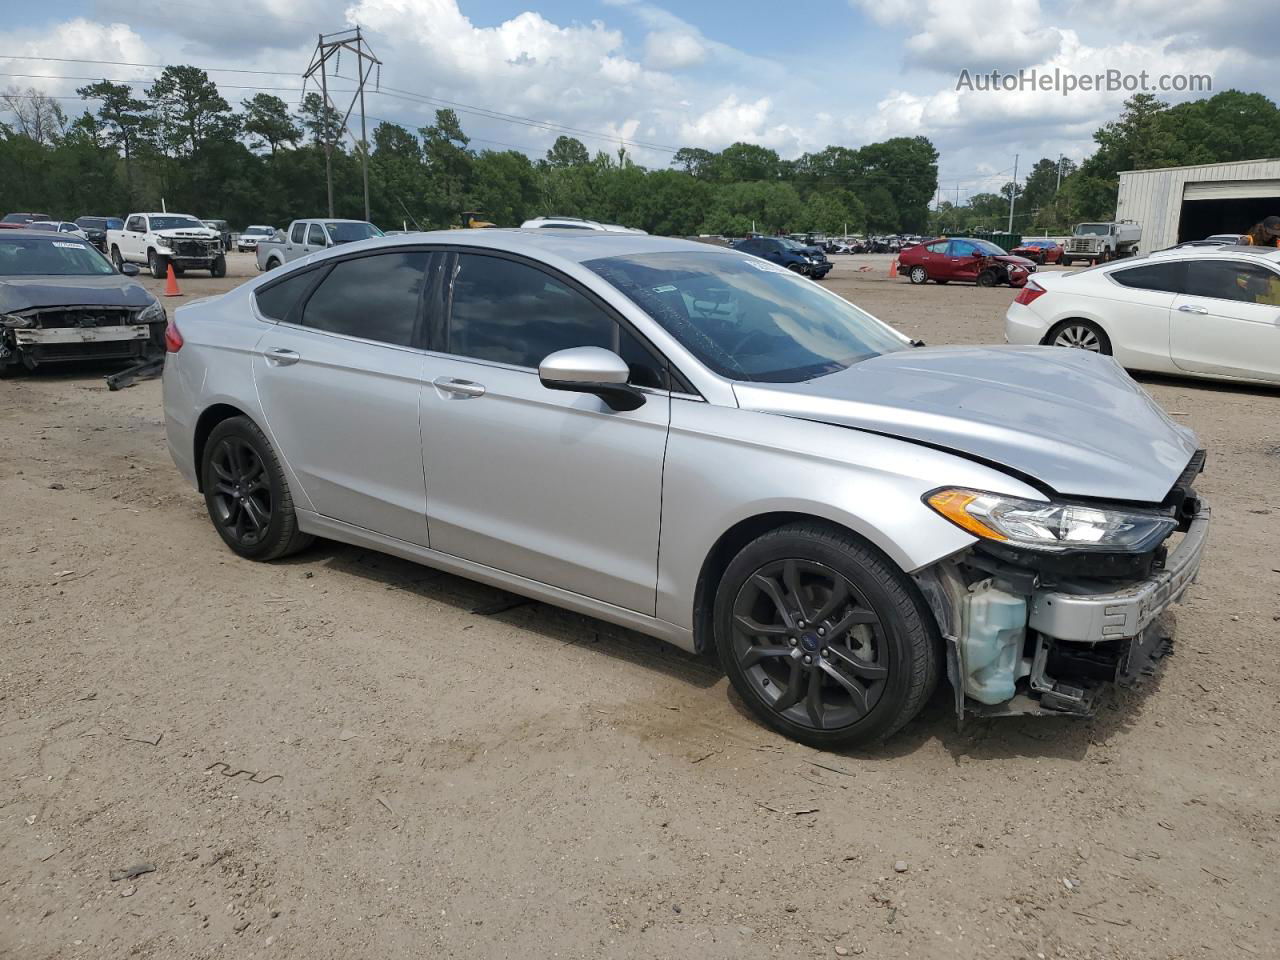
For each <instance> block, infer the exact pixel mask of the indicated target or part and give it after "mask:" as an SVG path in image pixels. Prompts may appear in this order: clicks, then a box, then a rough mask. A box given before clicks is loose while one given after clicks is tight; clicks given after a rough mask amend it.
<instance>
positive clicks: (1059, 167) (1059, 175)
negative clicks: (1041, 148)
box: [1053, 153, 1067, 193]
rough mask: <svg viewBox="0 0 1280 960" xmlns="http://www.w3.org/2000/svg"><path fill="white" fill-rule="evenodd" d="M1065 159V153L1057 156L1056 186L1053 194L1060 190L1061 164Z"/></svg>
mask: <svg viewBox="0 0 1280 960" xmlns="http://www.w3.org/2000/svg"><path fill="white" fill-rule="evenodd" d="M1066 159H1067V155H1066V154H1065V153H1060V154H1058V185H1057V186H1056V187H1054V188H1053V192H1054V193H1057V192H1058V191H1059V190H1061V189H1062V164H1063V162H1064V161H1065V160H1066Z"/></svg>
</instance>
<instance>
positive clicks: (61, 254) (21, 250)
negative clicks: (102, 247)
mask: <svg viewBox="0 0 1280 960" xmlns="http://www.w3.org/2000/svg"><path fill="white" fill-rule="evenodd" d="M111 273H115V270H114V269H113V268H112V266H111V263H110V262H109V261H108V260H107V258H106V257H104V256H103V255H102V254H100V253H99V252H98V251H97V250H95V249H94V248H93V247H91V246H89V245H88V244H87V243H84V242H83V241H80V240H70V239H67V240H64V239H62V238H56V239H55V238H54V237H50V238H49V239H47V240H46V239H45V238H44V237H23V238H21V239H11V238H9V237H0V277H38V276H58V277H92V276H101V275H106V274H111Z"/></svg>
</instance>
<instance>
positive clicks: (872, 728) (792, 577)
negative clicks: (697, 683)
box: [715, 523, 939, 748]
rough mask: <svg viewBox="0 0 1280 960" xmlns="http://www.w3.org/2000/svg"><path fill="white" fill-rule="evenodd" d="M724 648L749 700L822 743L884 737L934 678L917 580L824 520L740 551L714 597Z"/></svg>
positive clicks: (931, 634) (933, 637)
mask: <svg viewBox="0 0 1280 960" xmlns="http://www.w3.org/2000/svg"><path fill="white" fill-rule="evenodd" d="M715 633H716V638H715V639H716V647H717V650H718V652H719V654H720V659H721V662H722V663H723V664H724V668H725V671H726V673H727V674H728V675H729V679H730V681H731V682H732V683H733V685H734V688H735V689H736V690H737V692H738V693H739V695H740V696H741V697H742V699H743V702H744V703H745V704H746V705H747V706H748V707H749V708H750V709H751V711H752V712H753V713H755V714H756V715H757V716H758V717H759V718H760V719H761V720H763V721H764V722H765V723H767V724H768V725H769V726H771V727H774V728H775V729H777V730H779V731H781V732H782V733H784V734H786V735H787V736H789V737H791V738H792V739H795V740H799V741H801V742H802V743H807V744H810V745H812V746H815V747H823V748H829V747H842V746H849V745H852V744H857V743H869V742H877V741H882V740H884V739H886V738H887V737H889V736H891V735H892V734H893V733H895V732H897V731H898V730H899V729H901V728H902V727H903V726H904V725H905V724H906V723H907V722H908V721H909V720H911V718H912V717H914V716H915V715H916V714H917V713H918V712H919V711H920V708H921V707H922V706H923V705H924V703H925V701H926V700H927V699H928V697H929V696H930V694H931V693H932V692H933V689H934V687H935V686H936V684H937V678H938V663H939V655H938V648H939V643H938V639H937V633H936V628H935V626H934V624H933V621H932V619H931V618H930V615H929V614H928V612H927V611H926V610H925V609H924V606H923V601H922V600H921V599H920V598H919V596H918V595H917V593H916V591H915V588H914V587H913V586H912V585H911V583H910V581H909V580H908V579H907V578H906V577H905V576H904V575H903V574H902V572H901V571H900V570H898V569H897V568H896V567H895V566H894V565H893V564H892V562H890V561H889V560H888V559H887V558H885V557H883V556H882V555H881V554H880V553H879V552H878V551H876V550H874V548H871V547H870V546H869V545H867V544H866V543H864V542H863V541H861V540H859V539H858V538H857V537H855V536H853V535H852V534H850V533H848V532H847V531H844V530H840V529H839V528H835V527H830V526H827V525H825V524H821V523H801V524H793V525H789V526H786V527H782V528H780V529H778V530H774V531H772V532H770V533H766V534H764V535H763V536H761V537H759V538H758V539H756V540H755V541H753V542H752V543H750V544H748V545H747V546H746V547H745V548H743V550H742V551H741V552H740V553H739V554H738V555H737V557H735V558H734V559H733V561H732V562H731V563H730V564H729V567H728V569H727V570H726V571H725V573H724V576H723V577H722V578H721V580H720V585H719V587H718V589H717V591H716V601H715Z"/></svg>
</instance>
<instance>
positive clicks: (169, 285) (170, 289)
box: [164, 263, 182, 297]
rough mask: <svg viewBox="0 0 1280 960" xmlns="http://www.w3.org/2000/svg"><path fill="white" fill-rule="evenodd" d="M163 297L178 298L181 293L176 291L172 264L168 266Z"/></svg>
mask: <svg viewBox="0 0 1280 960" xmlns="http://www.w3.org/2000/svg"><path fill="white" fill-rule="evenodd" d="M164 295H165V296H166V297H180V296H182V291H181V290H179V289H178V278H177V277H175V276H174V275H173V264H172V263H171V264H169V279H168V280H166V281H165V284H164Z"/></svg>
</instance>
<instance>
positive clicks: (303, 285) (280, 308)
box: [253, 270, 316, 320]
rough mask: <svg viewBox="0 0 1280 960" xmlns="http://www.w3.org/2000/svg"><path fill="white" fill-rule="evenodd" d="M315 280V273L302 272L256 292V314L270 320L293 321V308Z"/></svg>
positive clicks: (310, 271) (254, 296)
mask: <svg viewBox="0 0 1280 960" xmlns="http://www.w3.org/2000/svg"><path fill="white" fill-rule="evenodd" d="M315 278H316V271H314V270H302V271H300V272H298V273H295V274H293V275H292V276H288V277H285V278H284V279H283V280H281V281H279V282H278V283H273V284H271V285H270V286H268V287H264V288H263V289H261V290H259V291H257V292H256V293H255V294H254V295H253V299H254V300H255V301H256V302H257V304H258V312H259V313H261V314H262V315H263V316H264V317H268V318H269V319H271V320H289V319H293V311H294V308H295V307H296V306H297V305H298V301H299V300H300V299H301V298H302V296H303V295H304V294H305V293H306V292H307V290H309V289H310V288H311V284H312V282H313V281H314V280H315Z"/></svg>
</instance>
